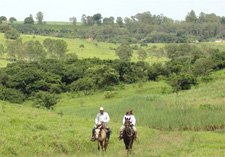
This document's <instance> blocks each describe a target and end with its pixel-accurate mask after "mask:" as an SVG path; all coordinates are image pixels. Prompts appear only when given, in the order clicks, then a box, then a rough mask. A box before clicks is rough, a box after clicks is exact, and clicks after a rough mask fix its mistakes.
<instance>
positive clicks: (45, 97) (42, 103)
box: [33, 91, 57, 109]
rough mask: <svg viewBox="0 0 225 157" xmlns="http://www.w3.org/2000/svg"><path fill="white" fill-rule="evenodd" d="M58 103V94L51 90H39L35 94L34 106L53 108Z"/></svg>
mask: <svg viewBox="0 0 225 157" xmlns="http://www.w3.org/2000/svg"><path fill="white" fill-rule="evenodd" d="M56 103H57V96H56V95H55V94H51V93H49V92H43V91H39V92H38V93H36V94H35V96H34V104H33V106H34V107H37V108H41V107H46V108H47V109H51V108H52V107H53V106H54V105H55V104H56Z"/></svg>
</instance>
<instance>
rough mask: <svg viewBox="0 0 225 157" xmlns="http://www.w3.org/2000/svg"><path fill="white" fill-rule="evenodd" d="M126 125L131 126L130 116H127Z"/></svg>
mask: <svg viewBox="0 0 225 157" xmlns="http://www.w3.org/2000/svg"><path fill="white" fill-rule="evenodd" d="M124 125H125V127H129V126H131V123H130V118H126V117H125V124H124Z"/></svg>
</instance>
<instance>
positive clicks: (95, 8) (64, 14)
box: [0, 0, 225, 21]
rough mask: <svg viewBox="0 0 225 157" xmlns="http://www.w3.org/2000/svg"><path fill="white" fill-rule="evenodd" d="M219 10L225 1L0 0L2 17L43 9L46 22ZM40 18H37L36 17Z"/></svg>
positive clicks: (19, 16)
mask: <svg viewBox="0 0 225 157" xmlns="http://www.w3.org/2000/svg"><path fill="white" fill-rule="evenodd" d="M191 10H194V11H195V13H196V15H199V13H200V12H204V13H215V14H216V15H218V16H225V11H224V10H225V0H0V16H6V17H7V18H8V19H9V18H10V17H15V18H16V19H17V20H18V21H23V20H24V19H25V18H26V17H28V16H29V15H30V14H32V15H33V17H36V14H37V13H38V12H39V11H41V12H42V13H43V14H44V21H69V18H70V17H73V16H74V17H76V18H77V20H78V21H80V20H81V16H82V14H86V15H90V16H92V15H94V14H96V13H100V14H101V15H102V16H103V17H110V16H113V17H115V18H116V17H118V16H121V17H122V18H124V17H130V16H134V15H136V14H137V13H143V12H146V11H150V12H151V13H152V14H157V15H158V14H163V15H165V16H167V17H170V18H173V19H174V20H184V19H185V16H186V15H187V13H188V12H190V11H191ZM35 20H36V19H35Z"/></svg>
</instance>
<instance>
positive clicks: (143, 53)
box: [138, 48, 147, 61]
mask: <svg viewBox="0 0 225 157" xmlns="http://www.w3.org/2000/svg"><path fill="white" fill-rule="evenodd" d="M146 58H147V53H146V51H145V50H144V49H143V48H139V49H138V59H139V60H141V61H144V60H145V59H146Z"/></svg>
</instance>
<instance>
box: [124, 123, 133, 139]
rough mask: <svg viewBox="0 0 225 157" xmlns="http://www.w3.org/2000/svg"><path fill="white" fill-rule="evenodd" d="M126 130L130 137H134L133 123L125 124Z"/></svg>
mask: <svg viewBox="0 0 225 157" xmlns="http://www.w3.org/2000/svg"><path fill="white" fill-rule="evenodd" d="M125 130H126V133H127V136H128V137H132V136H133V132H132V128H131V125H129V124H125Z"/></svg>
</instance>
